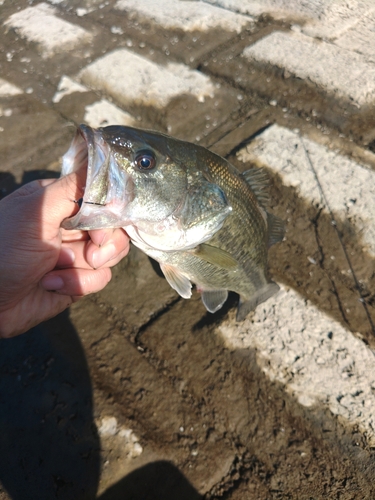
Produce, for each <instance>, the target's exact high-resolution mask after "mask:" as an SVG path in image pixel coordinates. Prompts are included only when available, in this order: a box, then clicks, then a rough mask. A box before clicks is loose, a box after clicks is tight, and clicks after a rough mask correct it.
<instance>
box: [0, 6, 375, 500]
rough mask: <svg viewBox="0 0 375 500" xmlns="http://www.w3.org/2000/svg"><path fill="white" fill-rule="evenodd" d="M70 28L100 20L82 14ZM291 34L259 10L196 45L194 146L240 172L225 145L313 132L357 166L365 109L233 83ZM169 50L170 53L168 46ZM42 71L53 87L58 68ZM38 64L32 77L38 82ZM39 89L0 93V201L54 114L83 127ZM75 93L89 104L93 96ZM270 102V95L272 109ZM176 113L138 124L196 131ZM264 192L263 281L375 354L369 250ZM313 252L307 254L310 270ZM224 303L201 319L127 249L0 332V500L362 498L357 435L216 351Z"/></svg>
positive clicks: (107, 41)
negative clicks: (227, 32) (291, 293)
mask: <svg viewBox="0 0 375 500" xmlns="http://www.w3.org/2000/svg"><path fill="white" fill-rule="evenodd" d="M7 7H8V5H7ZM9 9H10V7H9ZM108 9H109V8H108ZM110 15H111V12H110V11H108V17H107V18H106V21H105V22H106V23H107V24H108V26H110V25H111V22H112V21H111V18H110ZM66 16H67V18H68V17H69V13H67V14H66ZM84 22H86V23H89V22H91V23H95V22H97V20H96V19H95V13H93V14H92V16H91V18H90V19H88V20H86V19H85V21H84ZM101 22H102V23H103V22H104V21H101ZM288 26H289V25H288V23H278V22H277V23H276V22H274V21H272V20H270V19H261V20H260V21H259V23H258V24H257V25H256V27H255V28H254V29H253V30H252V32H251V33H248V32H247V33H245V35H244V36H242V37H241V36H238V37H234V38H233V37H232V38H230V39H225V40H222V41H221V42H220V44H218V43H217V40H216V43H214V42H213V41H212V46H210V44H209V43H208V42H207V45H206V46H205V50H203V49H201V50H202V53H197V55H196V61H195V63H194V64H196V66H197V67H198V68H199V69H201V70H202V71H204V72H206V73H207V74H210V75H211V76H212V77H213V78H215V79H216V80H217V81H218V82H220V83H221V85H222V88H223V89H224V90H223V96H222V99H221V100H220V105H219V108H220V110H219V111H220V115H221V121H220V123H219V124H218V125H217V126H216V127H214V128H212V129H207V130H208V132H207V133H206V134H205V135H202V141H201V143H203V144H204V145H206V146H209V147H210V148H211V149H212V150H213V151H217V152H218V153H220V154H222V155H223V156H226V157H228V158H229V160H230V161H232V162H233V164H235V165H236V166H237V167H238V168H239V169H241V170H246V169H247V168H249V167H250V165H245V164H244V163H242V162H240V161H239V160H238V159H237V157H236V153H237V152H238V150H239V149H240V148H241V147H242V146H243V145H244V144H246V143H248V142H249V141H251V140H252V139H253V138H254V137H256V135H257V134H258V133H259V132H260V131H261V130H263V129H264V128H265V127H266V126H268V125H269V124H270V123H275V122H277V123H279V124H281V125H285V126H287V127H289V128H290V129H294V128H298V129H299V130H300V131H301V132H302V133H305V134H306V135H310V136H311V137H314V130H315V129H316V125H317V124H321V125H322V126H323V127H324V128H325V130H327V131H328V135H329V138H328V135H327V141H328V140H329V141H330V143H331V144H334V145H337V146H338V147H340V148H341V150H342V151H346V152H348V154H350V155H351V156H352V157H354V158H356V157H360V155H362V156H363V155H365V153H366V149H367V150H371V149H373V146H372V144H373V142H372V141H373V140H374V137H375V136H374V133H373V130H374V127H373V126H374V118H373V116H372V115H370V114H369V112H368V111H367V110H366V109H363V110H361V111H359V110H358V109H357V108H355V107H354V106H352V105H350V104H349V103H345V102H342V101H339V100H336V99H334V97H327V96H326V95H323V94H322V93H321V92H320V91H318V90H317V89H314V88H313V87H312V86H311V85H309V84H308V83H306V82H303V81H300V80H297V79H293V78H284V76H283V75H281V74H278V73H277V72H275V71H271V70H270V69H268V68H258V67H254V68H252V70H253V73H252V74H253V75H254V76H253V78H252V79H251V85H250V84H247V83H246V84H243V83H241V84H239V83H236V82H238V81H243V80H239V78H240V77H241V72H245V71H246V68H242V69H241V68H239V66H238V64H237V65H236V59H235V56H236V54H239V53H240V51H241V50H242V49H243V47H245V46H246V45H248V44H249V43H250V41H251V40H254V37H261V36H263V35H264V33H265V32H270V31H272V30H274V29H276V28H277V29H287V28H288ZM124 29H125V28H124ZM129 29H130V28H129ZM172 35H174V33H172V32H171V33H170V34H168V37H167V38H168V40H171V39H172ZM178 35H179V36H181V34H180V33H178ZM132 36H134V38H135V39H137V37H140V36H141V35H140V34H139V33H137V32H136V31H135V32H134V33H133V32H132ZM189 36H190V35H189ZM192 36H193V35H191V37H192ZM160 37H161V35H160V33H158V32H152V33H149V37H148V40H147V43H148V44H149V45H151V46H153V47H158V46H159V47H160V44H161V42H160ZM165 38H166V37H165V36H164V38H163V43H169V42H168V40H167V42H165ZM212 38H213V39H214V35H212ZM103 40H104V42H103V44H104V47H105V49H106V50H110V49H111V48H112V47H113V46H114V45H115V44H116V43H119V42H118V40H115V41H113V37H109V36H108V37H107V38H105V37H104V35H103ZM16 42H17V43H18V44H19V46H20V49H19V53H18V56H17V57H19V58H20V57H21V55H22V54H25V53H27V54H28V57H29V55H30V54H31V56H30V57H31V58H36V55H35V51H34V49H33V47H31V48H29V47H26V48H24V47H23V45H22V43H23V42H20V41H19V40H16ZM188 42H189V40H187V41H186V44H187V46H188ZM0 43H1V44H2V51H1V54H2V55H1V57H2V58H3V65H4V64H5V63H4V60H5V59H4V57H5V54H6V52H7V51H8V50H9V46H10V44H12V43H15V41H14V40H11V41H9V39H8V38H7V39H6V38H5V37H4V38H3V39H1V41H0ZM169 48H170V49H171V53H172V56H173V45H169ZM95 50H96V48H95ZM101 50H102V49H101ZM138 50H139V49H138ZM98 52H99V48H98ZM155 52H156V53H157V50H156V49H155ZM229 53H230V54H231V55H232V58H231V59H230V61H229V60H228V54H229ZM20 54H21V55H20ZM189 54H190V52H189V49H188V48H186V49H184V50H182V55H181V57H180V59H182V60H185V61H188V60H189V59H188V55H189ZM154 57H155V58H157V57H161V55H155V56H154ZM175 57H176V58H177V56H176V55H175ZM49 64H52V63H49ZM54 64H55V65H54V66H51V68H50V71H49V75H50V82H51V83H50V85H51V89H52V87H53V85H55V84H56V82H57V76H58V75H60V73H61V66H64V64H65V65H66V66H67V62H66V61H65V60H63V59H62V60H61V61H60V60H59V61H57V62H55V63H54ZM72 64H73V65H75V67H78V66H79V64H81V65H82V64H83V63H78V62H77V61H75V60H74V61H73V63H72ZM59 68H60V69H59ZM64 69H66V67H64ZM43 71H44V69H43V68H39V69H38V71H35V72H34V73H32V75H31V76H30V78H31V79H34V80H35V82H38V81H40V79H41V78H42V76H41V74H42V73H43ZM74 71H76V69H74ZM14 75H17V73H16V68H15V67H12V70H9V72H8V74H7V75H6V74H2V76H4V77H9V78H11V79H12V78H13V80H14V78H15V77H14ZM265 82H267V84H265ZM51 89H50V88H49V87H48V86H46V87H45V88H44V89H43V88H42V87H41V86H40V87H38V90H37V91H36V92H35V93H34V94H33V95H27V94H24V95H21V96H13V97H11V98H1V99H0V104H1V106H2V107H3V108H5V107H6V108H9V109H12V116H11V117H10V118H5V117H4V116H0V126H2V127H3V128H4V132H2V133H3V134H4V135H3V136H2V137H4V138H5V139H4V141H3V142H2V143H1V145H0V159H1V162H0V165H1V167H0V193H1V196H5V195H6V194H8V193H10V192H11V191H12V190H14V189H15V188H16V187H18V186H19V185H20V184H22V183H25V182H27V181H29V180H31V179H34V178H41V177H45V176H52V177H56V176H57V175H58V173H57V172H58V170H59V157H60V156H61V154H63V153H64V152H65V151H66V149H67V148H68V146H69V142H70V140H71V137H72V135H73V130H74V129H73V127H66V124H67V121H68V120H69V123H71V122H74V123H78V122H80V121H81V119H82V116H83V104H82V103H83V101H82V97H81V96H80V95H79V94H72V95H69V96H66V97H65V98H64V99H63V100H62V101H61V102H60V103H59V104H57V105H55V106H54V105H52V104H51V103H50V102H49V101H48V102H47V104H46V103H45V102H42V100H43V99H47V98H50V97H51V95H52V90H51ZM225 89H228V95H229V96H232V95H235V94H237V93H238V92H242V93H243V94H244V95H245V99H244V100H243V101H242V104H241V106H240V107H237V108H236V109H234V108H233V102H232V101H231V100H230V98H228V99H227V100H226V99H225V95H226V94H225ZM84 99H86V101H85V104H86V103H87V102H88V101H87V99H93V97H92V96H91V97H90V98H88V97H87V96H86V97H85V98H84ZM270 99H276V100H278V104H277V106H273V105H270V104H269V100H270ZM188 104H189V103H188ZM186 105H187V104H186V101H181V100H178V99H177V100H176V101H175V102H173V103H172V104H171V105H170V106H169V107H168V109H167V110H166V111H165V116H162V117H160V116H156V113H155V112H154V111H152V110H150V109H147V110H141V113H142V121H141V125H142V124H143V125H145V123H147V124H148V126H149V128H150V127H151V128H157V129H159V130H165V128H166V124H167V123H173V127H174V130H175V135H176V136H179V137H183V138H185V139H189V140H192V139H193V138H194V137H195V135H196V129H197V128H198V129H199V128H200V129H202V130H204V126H205V123H206V122H205V119H204V112H203V111H199V113H198V111H194V110H192V111H191V113H190V114H189V116H188V118H187V119H184V118H183V116H184V113H185V112H186ZM207 106H209V103H208V104H207ZM283 108H286V109H287V110H288V112H287V113H286V112H285V111H283ZM312 110H315V112H314V114H313V115H312ZM306 117H308V118H309V120H308V121H306ZM168 120H171V122H168ZM5 134H6V135H5ZM343 134H345V135H346V137H345V138H343V137H342V136H343ZM349 139H350V140H349ZM320 140H322V139H320ZM271 184H272V187H271V193H272V195H271V199H272V212H273V213H275V214H276V215H278V216H280V217H281V218H283V219H284V220H286V222H287V238H286V241H284V242H282V243H279V244H277V245H276V246H275V247H273V248H272V249H271V250H270V254H269V267H270V273H271V275H272V276H273V278H274V279H275V281H277V282H279V283H283V284H284V285H286V286H288V287H291V288H293V289H295V290H297V291H298V292H299V293H300V294H301V295H302V296H303V297H305V298H306V299H309V300H310V301H311V302H312V303H313V304H314V305H316V306H317V307H318V308H319V309H320V310H322V311H324V312H326V313H327V314H328V315H330V316H331V317H333V318H334V319H335V320H337V321H338V322H340V323H341V324H343V325H344V326H345V327H346V328H348V329H349V330H350V331H352V332H353V334H354V335H357V336H359V337H360V338H362V339H364V341H365V342H366V343H368V344H369V345H370V346H372V347H373V346H374V333H375V332H374V327H373V324H374V322H375V313H374V304H375V295H374V290H375V286H374V285H375V283H374V280H375V275H374V265H373V260H372V258H371V257H370V256H369V255H367V254H366V253H364V251H363V245H362V243H361V241H359V240H358V238H357V237H356V235H353V234H352V230H351V228H350V227H349V226H348V225H347V224H346V223H345V221H338V226H337V227H335V226H333V225H332V223H331V219H330V218H329V217H328V216H326V215H325V214H324V213H321V211H319V210H318V209H317V207H315V206H312V205H306V203H305V201H304V200H302V199H301V198H300V197H298V195H297V193H296V192H295V191H294V189H293V188H290V187H286V186H284V185H283V184H282V182H281V180H280V179H279V178H277V177H275V176H273V177H272V183H271ZM333 254H334V255H335V260H333V259H331V258H330V256H331V255H333ZM348 255H350V256H351V265H352V268H353V270H354V272H355V275H356V277H357V279H358V280H360V287H361V293H362V296H363V297H365V299H366V302H365V306H364V303H363V302H361V301H358V288H357V284H356V283H355V281H353V278H352V277H351V276H349V275H344V274H342V273H341V271H340V270H341V269H342V268H343V267H345V266H347V256H348ZM309 257H310V258H313V259H314V261H315V262H316V265H315V266H314V273H311V269H310V268H309V266H307V262H308V258H309ZM349 306H350V315H348V314H347V313H346V310H347V309H348V308H349ZM236 307H237V296H236V295H235V294H233V295H230V298H229V300H228V302H227V303H226V304H225V306H224V307H223V309H222V310H221V311H219V312H218V313H216V314H214V315H210V314H208V313H206V311H205V309H204V307H203V305H202V303H201V301H200V298H199V296H198V294H197V293H195V294H194V297H193V298H192V299H191V300H183V299H181V298H179V297H178V296H177V294H176V293H175V292H174V291H173V290H172V289H171V288H170V287H169V285H168V284H167V283H166V281H165V279H164V278H163V277H162V275H161V273H160V270H159V269H158V266H157V264H156V263H154V262H152V261H151V260H150V259H149V258H147V257H146V256H145V255H144V254H142V253H141V252H140V251H139V250H138V249H136V248H135V247H132V248H131V252H130V254H129V256H128V257H126V258H125V259H124V260H123V261H122V262H121V263H120V264H119V265H117V266H116V267H115V268H114V270H113V279H112V281H111V283H110V284H109V285H108V287H107V288H106V289H105V290H103V291H102V292H100V293H98V294H95V295H94V296H89V297H86V298H84V299H82V300H81V301H79V302H78V303H76V304H74V305H73V306H72V307H71V308H70V310H69V311H66V312H64V313H63V314H61V315H60V316H58V317H56V318H54V319H51V320H50V321H48V322H46V323H44V324H42V325H40V326H38V327H36V328H34V329H33V330H32V331H30V332H29V333H27V334H25V335H23V336H20V337H18V338H14V339H12V340H9V341H2V342H1V348H0V374H1V376H0V450H1V451H0V481H1V484H2V487H1V486H0V499H1V500H9V499H21V500H33V499H35V500H42V499H46V500H48V499H52V498H58V499H74V500H86V499H93V498H98V499H100V500H119V499H122V500H185V499H186V500H194V499H204V500H214V499H222V500H247V499H249V500H252V499H257V500H258V499H259V500H263V499H264V500H268V499H298V500H305V499H306V500H307V499H314V500H315V499H327V498H328V499H340V500H341V499H342V500H349V499H359V500H362V499H363V500H365V499H368V500H370V499H373V498H375V486H374V485H375V482H374V478H375V471H374V458H375V451H374V449H373V448H370V447H369V446H368V445H367V444H366V443H364V442H363V435H362V434H361V432H360V430H359V429H356V428H354V427H351V428H348V427H346V426H345V425H343V422H342V421H341V420H340V419H339V418H334V417H333V416H332V415H330V414H328V411H327V410H326V409H325V408H323V407H322V408H319V407H314V408H312V409H311V408H308V409H307V408H303V407H302V406H300V405H299V404H298V403H297V401H296V400H295V399H294V398H293V397H292V396H290V395H288V394H287V393H286V392H285V388H284V387H283V386H282V385H281V384H279V383H278V382H275V381H271V380H270V379H269V378H267V377H266V376H265V374H264V372H263V371H262V370H261V369H260V368H259V366H258V364H257V362H256V352H255V351H252V350H251V349H248V350H231V349H229V348H228V347H226V345H225V343H224V340H223V339H222V337H221V335H220V333H219V332H218V326H219V325H220V323H221V322H222V321H224V320H226V319H228V318H230V319H234V317H235V311H236ZM109 418H111V419H115V420H111V421H109V420H108V419H109ZM106 419H107V420H106ZM104 422H107V423H108V422H112V423H113V422H116V424H114V425H115V427H116V430H115V431H113V432H111V431H110V430H108V431H105V429H104V427H105V425H104ZM108 425H109V424H108ZM130 430H131V431H130ZM132 436H133V437H132ZM135 443H138V444H140V445H141V448H140V447H139V445H138V447H137V446H134V444H135ZM140 450H141V451H140Z"/></svg>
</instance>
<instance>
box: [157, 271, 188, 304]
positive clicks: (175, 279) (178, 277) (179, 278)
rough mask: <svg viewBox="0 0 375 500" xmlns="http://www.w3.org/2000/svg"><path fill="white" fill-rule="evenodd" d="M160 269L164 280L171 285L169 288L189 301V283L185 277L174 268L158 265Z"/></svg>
mask: <svg viewBox="0 0 375 500" xmlns="http://www.w3.org/2000/svg"><path fill="white" fill-rule="evenodd" d="M160 269H161V270H162V271H163V274H164V276H165V279H166V280H167V281H168V283H169V284H170V285H171V287H172V288H173V289H174V290H176V292H177V293H178V294H179V295H181V297H182V298H184V299H190V297H191V283H190V280H189V279H188V278H186V276H184V275H183V274H181V273H180V272H179V271H178V270H177V269H176V268H175V267H173V266H169V265H168V264H160Z"/></svg>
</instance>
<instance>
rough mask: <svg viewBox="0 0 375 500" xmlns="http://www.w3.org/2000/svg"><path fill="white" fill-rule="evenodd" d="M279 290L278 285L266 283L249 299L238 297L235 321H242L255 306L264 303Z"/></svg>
mask: <svg viewBox="0 0 375 500" xmlns="http://www.w3.org/2000/svg"><path fill="white" fill-rule="evenodd" d="M279 290H280V287H279V285H277V284H276V283H274V282H273V281H271V282H270V283H267V284H266V285H264V286H263V287H262V288H260V289H259V290H257V291H256V292H255V293H254V295H252V296H251V297H250V298H249V299H246V300H243V298H242V297H240V302H239V304H238V310H237V316H236V321H243V320H244V319H245V318H246V316H247V315H248V314H249V313H250V312H251V311H254V309H255V308H256V306H258V305H259V304H261V303H262V302H265V301H266V300H267V299H269V298H270V297H272V295H274V294H275V293H276V292H278V291H279Z"/></svg>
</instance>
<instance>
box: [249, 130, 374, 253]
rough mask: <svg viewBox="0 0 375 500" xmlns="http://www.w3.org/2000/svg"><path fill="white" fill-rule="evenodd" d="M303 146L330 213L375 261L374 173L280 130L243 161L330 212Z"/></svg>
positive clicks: (257, 142) (258, 143) (255, 146)
mask: <svg viewBox="0 0 375 500" xmlns="http://www.w3.org/2000/svg"><path fill="white" fill-rule="evenodd" d="M302 140H303V143H302ZM303 144H304V145H305V147H306V150H307V151H308V153H309V157H310V159H311V162H312V164H313V166H314V169H315V172H316V175H317V177H318V179H319V183H320V185H321V187H322V190H323V192H324V197H325V199H326V200H327V201H328V204H329V208H330V210H332V211H333V213H334V214H335V216H336V217H338V218H341V219H342V220H346V221H350V223H351V224H352V225H353V226H354V227H355V231H356V233H357V235H358V236H359V237H360V238H361V239H362V241H363V243H364V245H365V247H366V248H365V250H367V251H368V252H369V253H370V254H371V255H372V256H375V213H374V210H373V203H374V201H373V200H374V197H375V172H374V171H373V170H371V169H369V168H366V166H364V165H360V164H359V163H356V162H355V161H353V160H350V159H349V158H347V157H345V156H342V155H340V154H337V153H335V152H334V151H331V150H329V149H327V148H326V147H324V146H321V145H319V144H317V143H316V142H314V141H311V140H309V139H307V138H303V139H302V138H301V136H300V135H299V134H298V133H296V132H293V131H291V130H288V129H286V128H284V127H279V126H278V125H273V126H271V127H269V128H268V129H267V130H265V131H264V132H263V133H262V134H261V135H260V136H259V137H258V138H257V139H256V140H255V141H254V142H252V143H251V144H250V145H249V146H248V147H247V148H246V149H245V150H242V151H241V152H240V153H239V156H240V158H242V159H244V160H251V159H256V160H258V161H260V162H262V163H264V164H265V165H267V166H268V167H269V168H270V169H272V170H273V171H275V172H277V174H278V175H280V176H281V179H282V181H283V183H284V185H286V186H292V187H294V188H295V189H296V190H297V192H298V194H299V196H301V197H302V198H304V199H305V200H307V201H308V203H309V204H311V203H313V204H315V205H317V206H321V207H324V210H327V207H326V206H325V200H324V199H322V195H321V192H320V190H319V186H318V183H317V180H316V178H315V174H314V172H313V170H312V169H311V166H310V164H309V161H308V159H307V156H306V152H305V149H304V147H303ZM333 179H334V182H333Z"/></svg>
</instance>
